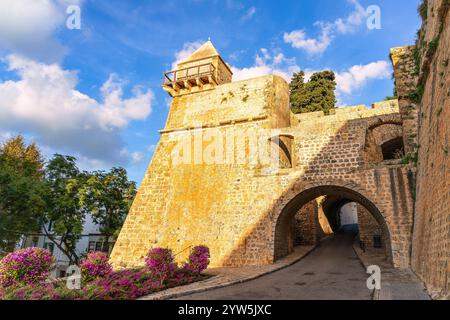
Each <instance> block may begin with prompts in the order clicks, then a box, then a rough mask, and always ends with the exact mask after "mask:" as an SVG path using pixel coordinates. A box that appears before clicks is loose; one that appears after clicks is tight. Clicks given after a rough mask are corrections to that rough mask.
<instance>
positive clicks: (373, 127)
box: [364, 117, 404, 163]
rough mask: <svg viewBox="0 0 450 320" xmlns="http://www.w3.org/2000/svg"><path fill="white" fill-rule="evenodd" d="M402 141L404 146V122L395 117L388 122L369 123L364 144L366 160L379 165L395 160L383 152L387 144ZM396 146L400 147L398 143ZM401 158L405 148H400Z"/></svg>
mask: <svg viewBox="0 0 450 320" xmlns="http://www.w3.org/2000/svg"><path fill="white" fill-rule="evenodd" d="M398 141H400V144H401V145H403V127H402V122H401V121H398V120H397V119H396V118H395V117H391V118H390V119H386V120H381V119H378V120H373V121H372V122H371V123H369V126H368V128H367V131H366V137H365V142H364V160H365V162H366V163H379V162H382V161H384V160H389V159H394V158H393V157H386V156H385V154H386V152H384V150H383V145H385V144H386V143H387V144H389V143H391V142H392V143H393V142H398ZM395 145H398V143H396V144H395ZM397 149H399V151H400V152H399V156H400V157H401V150H403V149H404V148H403V147H402V146H399V147H398V148H397Z"/></svg>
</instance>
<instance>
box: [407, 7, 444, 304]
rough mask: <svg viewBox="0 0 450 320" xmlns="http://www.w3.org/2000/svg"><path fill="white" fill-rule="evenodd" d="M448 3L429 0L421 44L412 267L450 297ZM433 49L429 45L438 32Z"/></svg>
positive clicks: (437, 291) (431, 286)
mask: <svg viewBox="0 0 450 320" xmlns="http://www.w3.org/2000/svg"><path fill="white" fill-rule="evenodd" d="M449 6H450V4H449V2H448V1H444V0H429V1H428V18H427V20H426V21H425V22H424V24H423V27H422V31H421V38H420V39H419V42H418V45H419V46H420V48H419V50H420V52H421V56H422V63H421V68H420V75H419V77H420V78H422V79H423V83H424V94H423V98H422V103H421V105H420V121H419V138H418V139H419V145H420V148H419V150H418V165H417V189H416V204H415V221H414V237H413V244H412V267H413V270H414V271H415V272H416V273H417V274H418V275H419V276H420V277H421V278H422V279H423V280H424V281H425V283H426V285H427V288H428V290H429V292H430V293H431V294H432V296H433V297H434V298H444V299H445V298H447V299H448V298H449V297H450V296H449V287H450V264H449V249H450V243H449V242H450V223H449V221H450V161H449V155H448V153H449V141H450V136H449V128H450V122H449V119H450V99H449V96H450V89H449V88H450V72H449V71H450V67H449V59H450V15H449V14H448V11H449ZM440 31H441V34H440V36H439V41H438V44H437V48H436V50H435V51H434V53H433V50H431V51H430V46H429V43H430V42H431V41H432V40H433V39H436V38H437V37H438V35H439V32H440Z"/></svg>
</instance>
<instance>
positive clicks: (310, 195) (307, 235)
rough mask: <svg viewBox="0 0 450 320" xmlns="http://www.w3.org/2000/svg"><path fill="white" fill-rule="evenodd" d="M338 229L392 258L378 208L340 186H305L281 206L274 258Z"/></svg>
mask: <svg viewBox="0 0 450 320" xmlns="http://www.w3.org/2000/svg"><path fill="white" fill-rule="evenodd" d="M338 233H339V234H341V233H346V234H350V235H352V236H354V237H355V241H356V242H357V243H358V244H359V245H360V246H361V248H362V249H363V250H364V251H369V252H371V253H374V254H376V255H384V257H385V258H386V259H387V261H389V262H391V261H392V253H391V252H392V251H391V245H390V234H389V229H388V227H387V224H386V221H385V220H384V217H383V215H382V214H381V212H380V210H379V209H378V208H377V207H376V206H375V204H374V203H372V202H371V201H370V200H368V199H367V198H366V197H364V196H363V195H361V194H360V193H358V192H356V191H354V190H352V189H347V188H344V187H340V186H322V187H315V188H312V189H308V190H305V191H303V192H301V193H299V194H298V195H297V196H295V197H294V198H293V199H292V200H291V201H290V202H289V203H288V204H287V205H286V206H285V207H284V208H283V210H282V211H281V214H280V215H279V217H278V220H277V223H276V227H275V246H274V250H275V251H274V258H275V259H276V260H277V259H280V258H282V257H284V256H286V255H288V254H290V253H291V252H293V251H294V248H295V247H296V246H301V245H316V244H318V243H319V242H320V241H321V239H323V238H324V237H327V236H333V235H334V234H338Z"/></svg>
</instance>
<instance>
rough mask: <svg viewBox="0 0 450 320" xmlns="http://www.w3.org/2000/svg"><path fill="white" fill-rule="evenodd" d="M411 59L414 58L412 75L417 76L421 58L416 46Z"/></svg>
mask: <svg viewBox="0 0 450 320" xmlns="http://www.w3.org/2000/svg"><path fill="white" fill-rule="evenodd" d="M413 57H414V75H419V73H420V66H421V61H422V57H421V55H420V49H419V48H418V47H417V46H415V47H414V50H413Z"/></svg>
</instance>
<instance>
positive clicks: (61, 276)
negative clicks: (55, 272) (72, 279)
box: [59, 270, 66, 278]
mask: <svg viewBox="0 0 450 320" xmlns="http://www.w3.org/2000/svg"><path fill="white" fill-rule="evenodd" d="M59 277H60V278H65V277H66V271H65V270H60V271H59Z"/></svg>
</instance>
